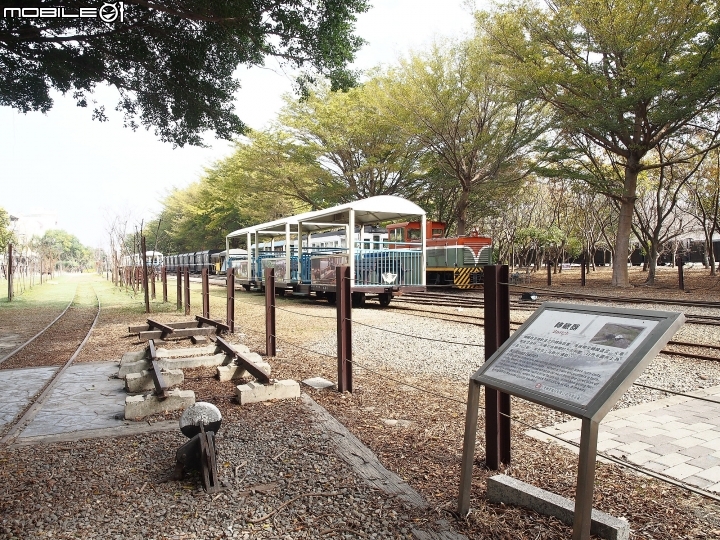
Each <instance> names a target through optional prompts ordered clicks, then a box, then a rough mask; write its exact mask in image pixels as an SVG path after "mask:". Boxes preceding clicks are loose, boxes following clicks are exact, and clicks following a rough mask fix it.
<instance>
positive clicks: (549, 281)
mask: <svg viewBox="0 0 720 540" xmlns="http://www.w3.org/2000/svg"><path fill="white" fill-rule="evenodd" d="M547 284H548V287H550V286H551V285H552V262H550V261H548V262H547Z"/></svg>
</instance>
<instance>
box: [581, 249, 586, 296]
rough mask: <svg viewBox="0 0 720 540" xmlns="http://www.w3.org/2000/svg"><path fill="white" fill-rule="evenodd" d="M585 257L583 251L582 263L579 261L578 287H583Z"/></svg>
mask: <svg viewBox="0 0 720 540" xmlns="http://www.w3.org/2000/svg"><path fill="white" fill-rule="evenodd" d="M586 260H587V257H586V255H585V252H584V251H583V254H582V261H580V286H581V287H584V286H585V263H586Z"/></svg>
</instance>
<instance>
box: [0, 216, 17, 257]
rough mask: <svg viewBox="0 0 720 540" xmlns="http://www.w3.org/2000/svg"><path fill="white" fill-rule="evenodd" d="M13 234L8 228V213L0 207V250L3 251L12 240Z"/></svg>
mask: <svg viewBox="0 0 720 540" xmlns="http://www.w3.org/2000/svg"><path fill="white" fill-rule="evenodd" d="M14 239H15V235H14V234H13V232H12V230H11V228H10V214H8V213H7V211H6V210H5V209H4V208H2V207H0V252H5V250H6V249H7V246H8V244H10V243H11V242H13V241H14Z"/></svg>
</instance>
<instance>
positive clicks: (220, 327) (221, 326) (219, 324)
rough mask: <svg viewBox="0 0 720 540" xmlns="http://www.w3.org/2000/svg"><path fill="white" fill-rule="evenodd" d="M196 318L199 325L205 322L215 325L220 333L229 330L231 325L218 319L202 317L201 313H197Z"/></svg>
mask: <svg viewBox="0 0 720 540" xmlns="http://www.w3.org/2000/svg"><path fill="white" fill-rule="evenodd" d="M195 320H197V322H198V326H202V325H203V324H207V325H209V326H214V327H215V328H217V332H216V333H217V334H220V332H229V331H230V327H229V326H228V325H227V324H224V323H222V322H220V321H216V320H215V319H208V318H207V317H202V316H200V315H195Z"/></svg>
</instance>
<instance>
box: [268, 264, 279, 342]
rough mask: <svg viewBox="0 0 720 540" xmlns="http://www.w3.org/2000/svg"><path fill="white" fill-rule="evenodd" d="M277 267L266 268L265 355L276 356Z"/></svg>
mask: <svg viewBox="0 0 720 540" xmlns="http://www.w3.org/2000/svg"><path fill="white" fill-rule="evenodd" d="M276 353H277V349H276V347H275V269H274V268H266V269H265V355H266V356H275V355H276Z"/></svg>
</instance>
